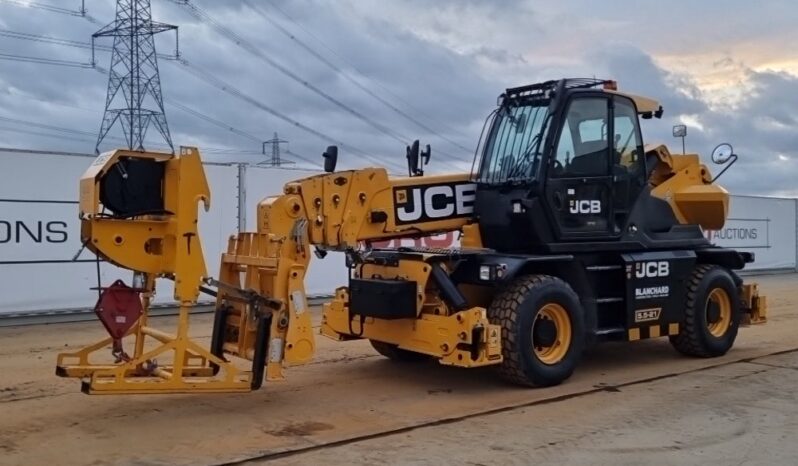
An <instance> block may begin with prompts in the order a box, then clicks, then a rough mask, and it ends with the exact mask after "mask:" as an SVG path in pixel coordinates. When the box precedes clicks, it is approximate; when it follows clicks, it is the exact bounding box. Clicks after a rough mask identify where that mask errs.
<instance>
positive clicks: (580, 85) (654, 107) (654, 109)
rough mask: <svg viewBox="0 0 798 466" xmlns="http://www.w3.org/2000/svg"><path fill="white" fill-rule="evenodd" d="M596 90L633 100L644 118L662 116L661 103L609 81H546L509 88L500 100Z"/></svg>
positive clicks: (593, 79)
mask: <svg viewBox="0 0 798 466" xmlns="http://www.w3.org/2000/svg"><path fill="white" fill-rule="evenodd" d="M594 88H600V90H601V91H603V92H606V93H611V94H617V95H622V96H624V97H627V98H629V99H631V100H632V101H633V102H634V103H635V106H636V107H637V113H638V114H639V115H640V116H641V117H642V118H651V117H652V116H653V117H656V118H660V117H661V116H662V106H661V105H660V104H659V102H657V101H656V100H654V99H651V98H649V97H643V96H639V95H635V94H629V93H626V92H620V91H618V83H617V82H616V81H613V80H609V79H595V78H566V79H559V80H550V81H544V82H540V83H536V84H529V85H526V86H520V87H513V88H508V89H507V90H505V92H504V94H502V95H501V96H499V100H500V101H502V100H506V99H509V100H516V99H519V100H521V99H535V98H548V97H550V96H551V94H552V93H553V92H557V91H560V90H563V91H565V90H571V89H594Z"/></svg>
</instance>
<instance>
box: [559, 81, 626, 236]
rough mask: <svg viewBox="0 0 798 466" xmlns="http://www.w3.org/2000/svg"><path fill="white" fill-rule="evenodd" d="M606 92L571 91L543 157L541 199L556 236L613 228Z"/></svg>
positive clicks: (608, 231) (612, 231) (600, 232)
mask: <svg viewBox="0 0 798 466" xmlns="http://www.w3.org/2000/svg"><path fill="white" fill-rule="evenodd" d="M611 102H612V100H611V98H609V96H607V95H604V94H586V95H577V96H573V97H572V98H571V100H570V102H569V103H568V105H567V108H566V110H565V112H564V113H563V117H562V119H561V122H562V123H561V126H560V128H559V132H558V135H557V139H556V143H555V144H554V148H553V152H552V153H551V154H550V155H549V157H548V167H547V180H546V188H545V192H546V200H547V204H548V206H549V209H550V212H551V213H552V217H553V220H554V223H555V225H556V227H555V230H556V233H557V236H558V239H579V238H584V239H587V238H601V237H609V236H614V235H616V234H617V227H616V226H615V223H616V222H615V221H614V208H615V206H614V199H613V176H612V172H611V157H610V154H611V146H610V138H609V137H608V135H610V134H613V129H612V120H611V119H610V113H611V108H610V106H611Z"/></svg>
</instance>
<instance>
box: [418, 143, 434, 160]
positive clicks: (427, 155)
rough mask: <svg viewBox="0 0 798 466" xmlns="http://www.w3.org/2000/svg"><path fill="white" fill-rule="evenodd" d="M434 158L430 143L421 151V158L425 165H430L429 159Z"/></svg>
mask: <svg viewBox="0 0 798 466" xmlns="http://www.w3.org/2000/svg"><path fill="white" fill-rule="evenodd" d="M431 158H432V148H431V147H430V146H429V144H427V145H426V147H425V148H424V150H423V151H421V159H422V160H423V161H424V165H429V159H431Z"/></svg>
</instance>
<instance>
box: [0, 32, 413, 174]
mask: <svg viewBox="0 0 798 466" xmlns="http://www.w3.org/2000/svg"><path fill="white" fill-rule="evenodd" d="M0 35H3V36H7V37H12V38H15V39H22V40H32V41H37V42H45V43H49V44H55V45H64V46H69V47H78V48H85V49H91V46H92V44H91V43H89V42H81V41H75V40H70V39H63V38H57V37H51V36H43V35H38V34H29V33H23V32H16V31H9V30H7V29H0ZM95 47H96V48H97V49H100V50H105V51H111V50H112V47H110V46H101V45H95ZM0 58H2V57H0ZM158 58H163V57H162V55H161V54H158ZM166 58H168V59H171V61H172V62H177V63H179V64H181V65H182V66H183V67H184V68H183V71H186V72H188V73H189V74H191V75H193V76H194V77H196V78H198V79H200V80H202V81H204V82H205V83H206V84H209V85H211V86H213V87H216V88H217V89H219V90H221V91H223V92H225V93H227V94H230V95H232V96H234V97H236V98H239V99H242V100H244V101H246V102H248V103H250V104H252V105H254V106H256V107H258V108H260V109H261V110H264V111H266V112H268V113H270V114H272V115H273V116H275V117H277V118H280V119H281V120H283V121H285V122H287V123H289V124H291V125H293V126H295V127H297V128H299V129H302V130H304V131H306V132H309V133H311V134H313V135H314V136H317V137H319V138H320V139H323V140H325V141H327V142H329V143H332V144H337V145H338V146H340V147H341V148H346V149H348V150H349V151H350V152H353V153H356V154H358V155H360V156H361V157H363V158H365V159H367V160H370V161H371V162H373V163H376V164H379V165H383V164H384V165H392V166H393V167H394V168H396V169H398V170H399V173H403V172H404V170H405V167H403V166H401V165H398V164H395V163H392V162H387V161H384V160H381V159H378V158H375V157H372V156H370V155H369V154H368V153H367V152H365V151H363V150H361V149H358V148H357V147H354V146H351V145H349V144H344V143H342V142H340V141H336V140H335V139H334V138H332V137H331V136H328V135H326V134H324V133H322V132H320V131H317V130H315V129H313V128H311V127H309V126H306V125H303V124H302V123H299V122H298V121H296V120H294V119H292V118H290V117H288V116H287V115H285V114H282V113H280V112H278V111H277V110H274V109H273V108H271V107H268V106H267V105H266V104H263V103H262V102H259V101H258V100H257V99H254V98H252V97H250V96H248V95H246V94H245V93H243V92H242V91H240V90H239V89H237V88H235V87H234V86H232V85H231V84H229V83H227V82H225V81H222V80H221V79H219V78H216V77H215V76H214V75H212V74H211V73H209V72H207V71H205V70H202V69H199V68H198V67H196V66H194V65H191V64H190V63H189V62H188V61H187V60H184V59H179V58H176V57H174V56H171V55H168V56H166ZM50 64H52V63H50ZM87 68H90V66H88V67H87ZM94 69H95V70H97V71H98V72H100V73H102V74H106V75H107V74H108V71H107V70H105V69H103V68H102V67H100V66H95V67H94ZM192 70H193V72H192ZM166 100H167V101H169V103H170V105H174V106H175V107H177V108H178V109H180V110H183V111H185V112H186V113H190V114H192V115H194V116H196V117H197V118H200V119H203V120H205V121H208V122H210V123H212V124H215V125H216V126H219V127H223V128H225V129H228V130H230V131H231V132H233V133H236V131H233V129H235V128H234V127H233V126H231V125H228V124H226V123H224V122H221V121H219V120H215V119H213V118H211V117H208V116H207V115H204V114H203V115H202V116H199V115H200V113H199V112H197V111H196V110H191V109H188V110H186V109H187V108H188V107H185V106H183V108H181V107H180V104H176V103H175V102H174V101H171V100H169V99H166ZM192 112H193V113H192ZM211 120H214V121H211ZM239 131H240V130H239ZM236 134H238V133H236ZM239 135H240V134H239ZM244 137H247V138H248V139H251V140H253V141H257V142H258V143H259V144H260V143H261V142H262V139H261V138H258V137H257V136H255V135H252V134H250V135H249V136H244ZM293 155H294V156H295V157H297V158H299V159H301V160H304V161H306V162H308V163H312V164H314V165H317V164H318V162H313V161H311V160H310V159H308V158H305V157H302V156H299V155H298V154H293Z"/></svg>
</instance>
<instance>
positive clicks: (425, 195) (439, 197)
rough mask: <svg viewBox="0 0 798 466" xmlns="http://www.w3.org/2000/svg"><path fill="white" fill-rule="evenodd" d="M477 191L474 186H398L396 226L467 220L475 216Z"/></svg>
mask: <svg viewBox="0 0 798 466" xmlns="http://www.w3.org/2000/svg"><path fill="white" fill-rule="evenodd" d="M476 189H477V185H476V184H474V183H447V184H431V185H423V186H413V187H408V188H404V187H396V188H394V202H395V205H396V224H397V225H402V224H406V223H414V222H432V221H436V220H445V219H448V218H456V217H467V216H469V215H471V214H473V213H474V199H475V198H476Z"/></svg>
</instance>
